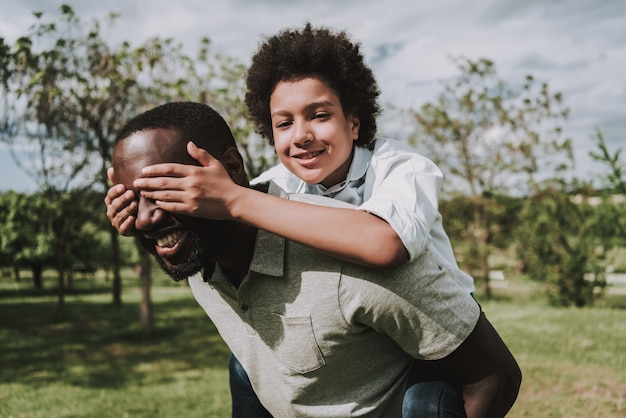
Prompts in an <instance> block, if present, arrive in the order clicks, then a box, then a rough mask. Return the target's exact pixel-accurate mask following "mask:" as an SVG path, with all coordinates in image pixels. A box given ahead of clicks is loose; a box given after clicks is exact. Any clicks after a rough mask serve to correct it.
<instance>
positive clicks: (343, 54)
mask: <svg viewBox="0 0 626 418" xmlns="http://www.w3.org/2000/svg"><path fill="white" fill-rule="evenodd" d="M359 48H360V45H359V44H358V43H354V42H352V41H350V39H349V37H348V35H347V34H346V33H345V32H343V31H341V32H332V31H331V30H330V29H328V28H324V27H320V28H313V27H312V26H311V24H310V23H307V24H306V26H305V27H304V28H303V29H302V30H294V29H283V30H282V31H281V32H279V33H278V34H276V35H274V36H272V37H269V38H267V39H266V40H265V42H263V43H262V44H261V45H260V47H259V49H258V51H257V52H256V54H255V55H254V56H253V57H252V63H251V65H250V68H249V69H248V71H247V74H246V88H247V91H246V98H245V102H246V106H247V107H248V112H249V114H250V117H251V119H252V121H253V123H254V124H255V126H256V131H257V133H259V134H261V135H262V136H264V137H266V138H267V139H268V140H269V142H270V144H271V145H274V136H273V133H272V121H271V116H270V96H271V95H272V92H273V91H274V88H275V87H276V85H277V84H278V83H279V82H280V81H288V80H293V79H298V78H302V77H309V76H312V77H316V78H318V79H320V80H321V81H323V82H325V83H326V84H327V85H328V86H329V87H330V88H332V89H333V90H334V91H335V93H336V94H337V96H338V97H339V100H340V101H341V106H342V109H343V112H344V113H345V114H346V115H349V114H351V115H353V116H356V117H357V118H359V121H360V129H359V139H358V140H357V141H356V144H357V145H361V146H367V145H368V144H370V143H371V142H372V141H373V139H374V135H375V134H376V117H377V116H378V114H379V113H380V106H379V105H378V101H377V100H378V96H379V95H380V91H379V89H378V85H377V83H376V79H375V78H374V74H373V72H372V70H371V69H370V67H369V66H367V65H366V64H365V62H364V58H363V55H362V54H361V52H360V50H359Z"/></svg>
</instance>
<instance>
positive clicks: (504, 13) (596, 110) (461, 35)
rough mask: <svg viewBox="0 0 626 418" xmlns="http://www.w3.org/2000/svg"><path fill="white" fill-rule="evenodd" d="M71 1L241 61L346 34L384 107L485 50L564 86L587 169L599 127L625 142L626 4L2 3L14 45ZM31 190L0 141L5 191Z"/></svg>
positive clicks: (119, 27)
mask: <svg viewBox="0 0 626 418" xmlns="http://www.w3.org/2000/svg"><path fill="white" fill-rule="evenodd" d="M63 3H66V4H69V5H71V6H72V8H73V9H74V12H75V13H76V14H77V15H78V16H79V17H80V18H81V21H83V22H89V21H91V20H92V18H98V19H101V18H103V17H105V16H106V15H107V14H108V13H110V12H117V13H120V15H121V16H120V18H119V19H118V21H117V23H116V24H115V26H114V29H113V30H111V31H110V34H109V36H110V39H111V41H112V42H119V41H122V40H127V41H130V42H131V44H133V45H139V44H140V43H141V42H143V41H145V40H147V39H148V38H150V37H154V36H159V37H161V38H168V37H171V38H173V39H175V40H177V41H180V42H182V43H183V44H184V45H185V46H186V47H188V48H190V50H191V51H194V50H196V49H197V48H196V47H197V45H198V41H199V39H201V38H202V37H205V36H206V37H209V38H210V39H211V43H212V46H213V48H215V50H217V51H220V52H223V53H225V54H228V55H230V56H233V57H235V58H237V59H239V60H240V61H241V62H243V63H244V64H248V63H249V59H250V57H251V55H252V54H253V53H254V52H255V50H256V48H257V46H258V43H259V42H260V41H262V40H263V39H264V37H266V36H271V35H273V34H274V33H276V32H278V31H279V30H281V29H283V28H285V27H299V26H302V25H303V24H304V23H305V22H307V21H308V22H311V23H313V24H315V25H324V26H330V27H332V28H334V29H340V30H345V31H346V32H348V33H349V34H350V35H351V37H352V39H353V40H355V41H357V42H360V43H361V44H362V50H363V52H364V54H365V57H366V59H367V61H368V63H369V64H370V65H371V66H372V68H373V70H374V72H375V74H376V77H377V80H378V83H379V87H380V89H381V91H382V94H381V104H382V106H383V112H384V109H385V108H386V107H387V105H388V104H389V103H393V105H395V106H399V107H405V108H408V107H412V108H418V107H419V106H420V105H421V104H423V103H425V102H428V101H432V100H434V99H435V98H436V95H437V94H438V93H439V92H440V91H441V89H442V87H441V86H442V84H441V83H442V82H445V81H446V80H450V79H452V78H453V77H455V76H456V75H457V74H458V70H457V68H456V65H455V64H454V62H453V61H452V58H453V57H459V56H464V57H467V58H470V59H473V60H476V59H479V58H488V59H490V60H492V61H493V62H494V63H495V65H496V69H497V71H498V74H499V76H500V77H502V78H503V79H504V80H505V81H507V82H509V83H511V84H512V85H514V84H516V83H519V82H521V80H522V79H523V77H524V76H525V75H526V74H532V75H533V76H534V77H535V78H536V79H537V80H539V81H542V82H546V83H548V85H549V86H550V88H551V90H552V91H560V92H562V93H563V96H564V101H565V104H566V105H567V106H568V107H569V108H570V111H571V113H570V118H569V120H568V121H567V122H566V124H565V126H564V128H565V134H566V135H567V136H569V137H571V138H572V140H573V144H574V149H575V156H576V161H577V174H579V175H580V177H582V178H590V176H594V175H597V174H598V170H599V169H600V168H599V166H597V165H594V164H593V163H592V162H591V159H590V158H589V156H588V153H589V150H591V149H593V148H594V140H593V137H594V134H595V129H596V128H598V129H600V130H601V132H602V133H603V135H604V138H605V140H606V142H607V144H608V145H609V148H610V149H611V150H613V151H615V150H617V149H619V148H626V135H624V132H626V0H472V1H466V0H438V1H423V0H377V1H371V0H343V1H339V0H317V1H314V2H310V1H302V0H211V1H205V0H179V1H177V2H172V1H169V0H108V1H106V2H87V1H77V0H74V1H71V0H66V1H51V0H0V10H1V12H0V36H1V37H3V38H5V40H6V41H7V42H9V43H13V42H14V41H15V39H17V37H19V36H20V35H23V34H26V32H27V30H28V27H29V26H30V25H31V24H32V23H33V22H34V18H33V17H32V12H33V11H42V12H44V16H47V17H49V18H52V17H54V16H58V9H59V7H60V5H61V4H63ZM105 33H106V32H105ZM625 157H626V156H625ZM34 187H35V186H34V184H33V182H32V180H30V179H29V177H28V176H27V175H26V174H25V173H24V172H23V171H21V170H20V169H19V168H17V167H16V166H15V164H14V162H13V160H12V158H11V156H10V153H9V152H8V150H7V149H6V147H5V146H4V145H2V144H0V191H1V190H7V189H14V190H20V191H31V190H33V189H34Z"/></svg>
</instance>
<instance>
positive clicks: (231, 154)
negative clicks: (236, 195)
mask: <svg viewBox="0 0 626 418" xmlns="http://www.w3.org/2000/svg"><path fill="white" fill-rule="evenodd" d="M222 164H223V165H224V168H226V171H227V172H228V174H229V175H230V178H232V179H233V181H234V182H235V183H237V184H242V180H245V182H247V181H248V175H247V174H246V169H245V167H244V164H243V157H242V156H241V154H240V153H239V150H238V149H237V147H230V148H228V149H227V150H226V151H224V154H222Z"/></svg>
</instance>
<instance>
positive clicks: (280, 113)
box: [270, 100, 336, 117]
mask: <svg viewBox="0 0 626 418" xmlns="http://www.w3.org/2000/svg"><path fill="white" fill-rule="evenodd" d="M322 106H330V107H336V105H335V104H334V103H333V102H331V101H330V100H321V101H319V102H313V103H309V104H308V105H306V106H305V107H304V111H305V112H311V111H313V110H315V109H317V108H318V107H322ZM291 113H292V112H289V111H287V110H280V109H279V110H277V111H276V112H272V114H271V115H270V117H274V116H286V115H290V114H291Z"/></svg>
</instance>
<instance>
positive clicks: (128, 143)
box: [113, 129, 225, 280]
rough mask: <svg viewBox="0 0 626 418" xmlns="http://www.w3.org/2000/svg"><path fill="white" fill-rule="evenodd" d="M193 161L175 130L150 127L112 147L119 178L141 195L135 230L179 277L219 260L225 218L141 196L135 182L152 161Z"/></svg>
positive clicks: (172, 273)
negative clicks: (181, 210) (172, 209)
mask: <svg viewBox="0 0 626 418" xmlns="http://www.w3.org/2000/svg"><path fill="white" fill-rule="evenodd" d="M165 162H175V163H185V164H191V163H193V160H192V159H191V157H189V156H188V155H187V152H186V149H185V142H184V141H183V140H182V139H181V138H180V136H179V134H178V132H177V131H176V130H171V129H151V130H146V131H141V132H136V133H134V134H132V135H131V136H129V137H127V138H125V139H124V140H122V141H120V142H119V143H118V144H117V145H116V146H115V150H114V152H113V168H114V170H115V179H116V181H117V182H118V183H121V184H123V185H124V186H125V187H126V188H127V189H129V190H133V191H135V192H136V194H137V199H138V203H139V204H138V209H137V215H136V221H135V229H136V230H137V235H138V238H139V240H140V242H141V243H142V245H143V246H144V247H145V248H146V249H147V250H148V251H149V252H150V253H152V254H153V255H154V256H155V258H156V259H157V261H158V262H159V265H160V266H161V267H162V268H163V270H164V271H165V272H166V273H167V274H169V275H170V276H171V277H172V278H173V279H174V280H181V279H184V278H187V277H189V276H191V275H193V274H195V273H197V272H198V271H200V269H202V268H203V267H205V266H206V265H207V264H208V263H210V262H212V261H214V260H215V257H216V254H217V249H218V246H217V245H218V243H219V242H220V241H221V240H222V239H223V237H224V234H225V230H224V228H223V226H224V223H223V222H218V221H208V220H203V219H198V218H191V217H186V216H182V215H173V214H170V213H168V212H165V211H163V210H162V209H160V208H159V207H158V206H157V205H156V204H155V203H154V202H153V201H151V200H150V199H146V198H144V197H141V196H140V195H139V191H138V190H136V189H135V188H134V186H133V182H134V181H135V179H137V178H140V177H141V170H142V169H143V168H144V167H147V166H149V165H153V164H159V163H165Z"/></svg>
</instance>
